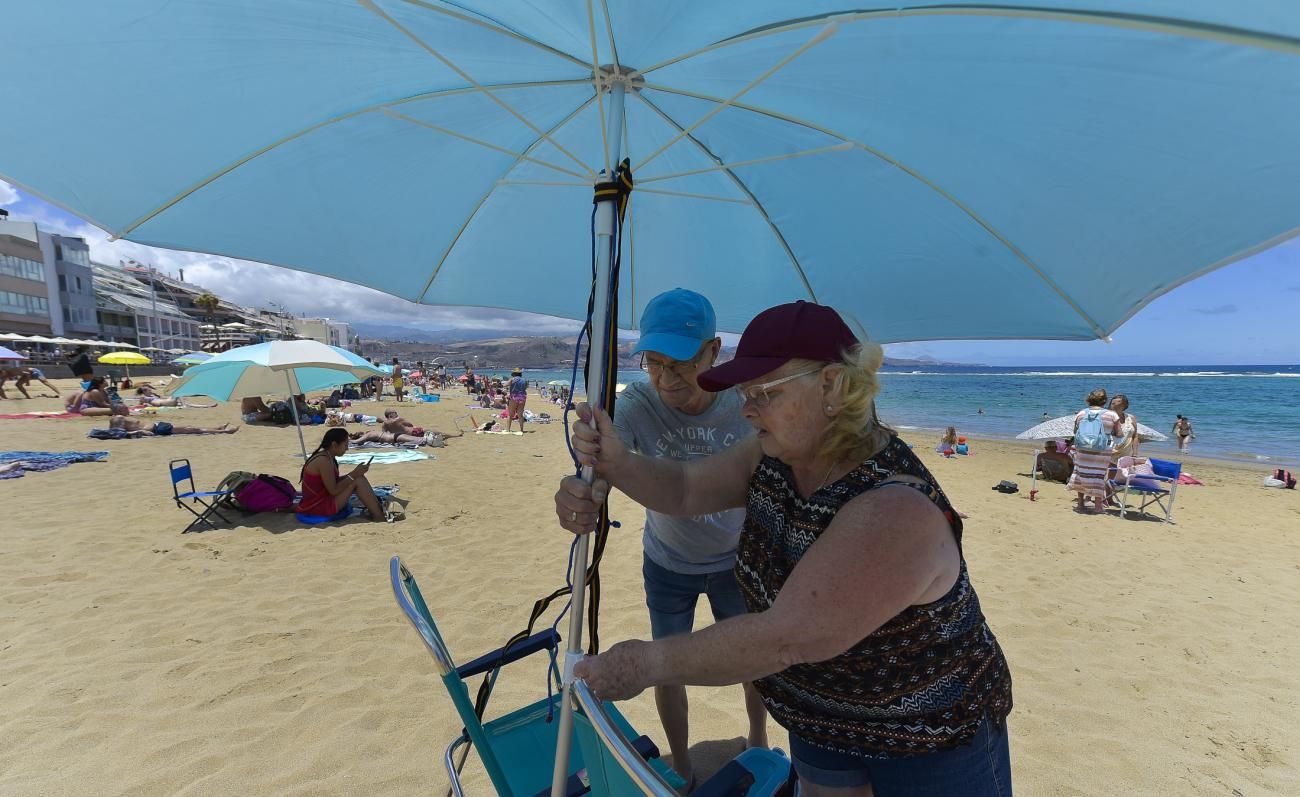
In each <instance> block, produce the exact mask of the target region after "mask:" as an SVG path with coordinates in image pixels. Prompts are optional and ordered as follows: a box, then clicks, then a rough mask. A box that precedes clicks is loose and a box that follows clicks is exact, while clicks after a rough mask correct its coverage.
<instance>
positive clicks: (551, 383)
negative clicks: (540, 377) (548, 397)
mask: <svg viewBox="0 0 1300 797" xmlns="http://www.w3.org/2000/svg"><path fill="white" fill-rule="evenodd" d="M568 384H569V383H568V382H566V381H565V380H563V379H552V380H551V381H549V382H547V383H546V386H547V387H562V386H565V385H568Z"/></svg>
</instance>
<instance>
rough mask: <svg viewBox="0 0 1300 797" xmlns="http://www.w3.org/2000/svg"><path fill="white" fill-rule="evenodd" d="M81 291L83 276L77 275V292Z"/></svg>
mask: <svg viewBox="0 0 1300 797" xmlns="http://www.w3.org/2000/svg"><path fill="white" fill-rule="evenodd" d="M81 292H82V291H81V277H77V293H81Z"/></svg>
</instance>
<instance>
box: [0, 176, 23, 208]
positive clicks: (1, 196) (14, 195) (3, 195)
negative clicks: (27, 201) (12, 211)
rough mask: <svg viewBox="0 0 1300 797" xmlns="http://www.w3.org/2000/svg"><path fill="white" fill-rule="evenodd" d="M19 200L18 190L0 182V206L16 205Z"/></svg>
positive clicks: (2, 181)
mask: <svg viewBox="0 0 1300 797" xmlns="http://www.w3.org/2000/svg"><path fill="white" fill-rule="evenodd" d="M19 199H20V197H19V196H18V189H17V188H14V187H13V186H12V185H9V184H8V183H6V182H5V181H4V180H0V205H16V204H18V200H19Z"/></svg>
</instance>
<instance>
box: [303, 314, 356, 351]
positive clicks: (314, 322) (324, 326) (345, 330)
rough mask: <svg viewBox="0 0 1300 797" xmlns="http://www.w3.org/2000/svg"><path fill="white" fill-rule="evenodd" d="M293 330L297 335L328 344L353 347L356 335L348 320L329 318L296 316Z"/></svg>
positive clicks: (345, 347) (346, 347) (347, 347)
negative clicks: (332, 319)
mask: <svg viewBox="0 0 1300 797" xmlns="http://www.w3.org/2000/svg"><path fill="white" fill-rule="evenodd" d="M293 332H294V334H295V335H296V336H297V337H300V338H307V339H310V340H315V341H319V342H321V343H324V344H325V345H327V346H338V347H339V348H341V349H352V348H353V344H354V342H355V341H356V335H354V334H353V333H352V327H351V325H349V324H348V323H347V322H346V321H331V320H330V319H328V318H295V319H293Z"/></svg>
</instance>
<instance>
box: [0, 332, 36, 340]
mask: <svg viewBox="0 0 1300 797" xmlns="http://www.w3.org/2000/svg"><path fill="white" fill-rule="evenodd" d="M0 340H31V338H29V337H27V336H26V335H19V334H18V333H17V332H0Z"/></svg>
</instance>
